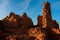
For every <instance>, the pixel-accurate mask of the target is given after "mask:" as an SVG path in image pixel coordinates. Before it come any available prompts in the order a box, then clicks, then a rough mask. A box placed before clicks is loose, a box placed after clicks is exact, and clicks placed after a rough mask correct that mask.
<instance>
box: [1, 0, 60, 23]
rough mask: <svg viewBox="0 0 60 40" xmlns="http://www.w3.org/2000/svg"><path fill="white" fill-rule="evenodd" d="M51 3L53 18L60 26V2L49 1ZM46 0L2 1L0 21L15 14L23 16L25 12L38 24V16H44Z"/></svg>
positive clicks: (57, 0) (59, 0) (58, 0)
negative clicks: (11, 13)
mask: <svg viewBox="0 0 60 40" xmlns="http://www.w3.org/2000/svg"><path fill="white" fill-rule="evenodd" d="M48 1H49V2H50V3H51V13H52V18H53V19H54V20H56V21H57V22H58V23H59V24H60V0H48ZM44 2H46V0H0V20H1V19H3V18H4V17H6V16H7V15H9V13H10V12H14V13H16V14H18V15H22V14H23V13H24V12H26V13H27V15H28V16H29V17H30V18H31V19H32V21H33V22H34V24H37V17H38V15H43V14H42V8H43V4H44Z"/></svg>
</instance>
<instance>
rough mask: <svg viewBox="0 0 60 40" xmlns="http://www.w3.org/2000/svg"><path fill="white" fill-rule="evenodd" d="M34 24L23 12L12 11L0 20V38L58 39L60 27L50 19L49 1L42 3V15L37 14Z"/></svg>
mask: <svg viewBox="0 0 60 40" xmlns="http://www.w3.org/2000/svg"><path fill="white" fill-rule="evenodd" d="M37 20H38V23H37V25H34V24H33V22H32V20H31V18H29V17H28V16H27V14H26V13H24V14H23V15H22V16H19V15H17V14H15V13H13V12H11V13H10V15H9V16H7V17H6V18H4V19H2V20H0V40H60V29H59V25H58V23H57V22H56V20H53V19H52V16H51V10H50V3H49V2H48V1H47V2H45V3H44V7H43V16H40V15H39V16H38V18H37Z"/></svg>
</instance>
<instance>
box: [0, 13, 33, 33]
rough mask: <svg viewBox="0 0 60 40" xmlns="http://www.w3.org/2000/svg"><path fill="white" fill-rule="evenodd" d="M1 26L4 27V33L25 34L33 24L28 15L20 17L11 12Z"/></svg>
mask: <svg viewBox="0 0 60 40" xmlns="http://www.w3.org/2000/svg"><path fill="white" fill-rule="evenodd" d="M0 26H2V27H3V30H4V31H6V32H9V33H15V34H16V33H21V32H22V33H25V32H26V31H27V30H28V28H30V27H33V22H32V20H31V19H30V18H29V17H28V16H27V15H26V13H24V14H23V15H22V16H19V15H17V14H15V13H13V12H11V13H10V15H9V16H7V17H6V18H4V19H3V20H2V21H1V23H0Z"/></svg>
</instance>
